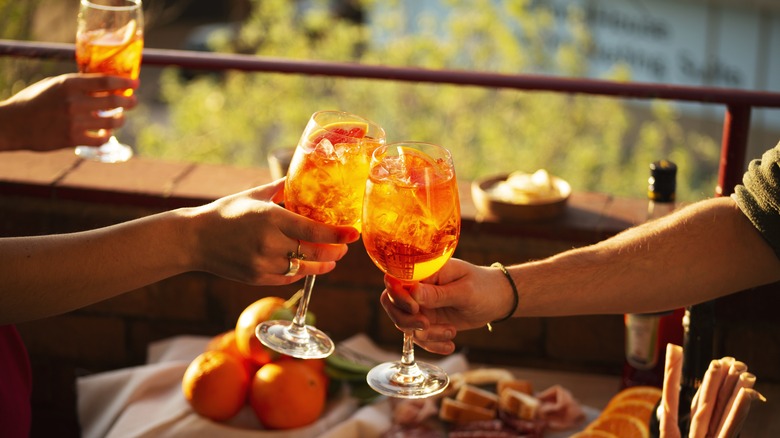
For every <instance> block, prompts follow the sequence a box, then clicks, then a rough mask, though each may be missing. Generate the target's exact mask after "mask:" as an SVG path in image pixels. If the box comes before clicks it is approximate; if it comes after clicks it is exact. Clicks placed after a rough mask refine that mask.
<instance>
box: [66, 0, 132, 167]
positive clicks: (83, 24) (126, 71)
mask: <svg viewBox="0 0 780 438" xmlns="http://www.w3.org/2000/svg"><path fill="white" fill-rule="evenodd" d="M143 28H144V18H143V11H142V9H141V0H81V6H80V8H79V15H78V29H77V31H76V63H77V64H78V67H79V71H80V72H81V73H104V74H108V75H115V76H123V77H127V78H131V79H138V74H139V72H140V70H141V52H142V51H143V47H144V31H143ZM132 93H133V90H126V91H125V95H126V96H130V95H132ZM122 111H123V109H122V108H114V109H111V110H107V111H99V112H98V115H100V116H101V117H116V116H117V115H119V114H121V113H122ZM76 155H78V156H80V157H82V158H86V159H90V160H94V161H100V162H103V163H117V162H121V161H127V160H129V159H130V157H132V156H133V149H132V148H130V146H128V145H126V144H122V143H120V142H119V141H118V140H117V139H116V137H114V136H113V135H111V137H110V138H109V139H108V141H107V142H106V143H104V144H103V145H101V146H98V147H94V146H77V147H76Z"/></svg>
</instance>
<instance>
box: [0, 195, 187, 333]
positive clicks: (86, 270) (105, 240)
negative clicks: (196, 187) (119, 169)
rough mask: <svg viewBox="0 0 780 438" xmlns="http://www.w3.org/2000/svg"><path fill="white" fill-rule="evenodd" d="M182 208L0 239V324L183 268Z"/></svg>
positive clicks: (62, 307)
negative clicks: (88, 226)
mask: <svg viewBox="0 0 780 438" xmlns="http://www.w3.org/2000/svg"><path fill="white" fill-rule="evenodd" d="M183 219H184V218H183V211H182V210H179V211H170V212H165V213H161V214H158V215H153V216H149V217H145V218H141V219H138V220H135V221H130V222H126V223H123V224H119V225H115V226H111V227H106V228H101V229H97V230H90V231H85V232H80V233H72V234H62V235H51V236H38V237H19V238H4V239H0V284H2V286H1V287H0V324H5V323H13V322H20V321H26V320H32V319H37V318H42V317H47V316H51V315H55V314H60V313H63V312H67V311H70V310H73V309H76V308H79V307H82V306H86V305H89V304H92V303H95V302H98V301H101V300H104V299H106V298H110V297H113V296H116V295H119V294H121V293H124V292H127V291H130V290H134V289H137V288H139V287H142V286H145V285H147V284H150V283H153V282H155V281H158V280H160V279H163V278H166V277H169V276H171V275H175V274H178V273H181V272H184V271H185V270H188V269H189V266H188V263H189V258H188V257H189V256H188V246H189V239H190V237H188V235H187V232H186V228H187V225H186V223H187V222H186V221H185V220H183Z"/></svg>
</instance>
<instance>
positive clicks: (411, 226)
mask: <svg viewBox="0 0 780 438" xmlns="http://www.w3.org/2000/svg"><path fill="white" fill-rule="evenodd" d="M459 236H460V202H459V199H458V186H457V182H456V180H455V169H454V167H453V163H452V156H451V154H450V152H449V151H448V150H447V149H444V148H443V147H441V146H437V145H434V144H430V143H420V142H404V143H391V144H388V145H385V146H381V147H379V148H377V149H376V150H375V151H374V155H373V157H372V159H371V168H370V170H369V177H368V180H367V182H366V193H365V199H364V200H363V243H364V245H365V247H366V251H367V252H368V255H369V256H370V257H371V260H373V261H374V263H375V264H376V265H377V266H378V267H379V269H381V270H382V271H383V272H385V273H386V274H387V275H390V276H392V277H395V278H397V279H398V280H400V281H401V282H402V283H404V286H405V287H412V286H413V285H414V284H415V283H417V282H419V281H420V280H422V279H424V278H427V277H430V276H431V275H433V274H435V273H436V272H437V271H438V270H439V269H441V267H442V266H443V265H444V264H445V263H446V262H447V260H449V258H450V257H451V256H452V253H453V252H454V251H455V246H456V245H457V243H458V238H459ZM366 380H367V381H368V384H369V385H370V386H371V387H372V388H374V390H376V391H377V392H379V393H380V394H384V395H388V396H391V397H401V398H423V397H428V396H431V395H434V394H437V393H439V392H441V391H443V390H444V388H446V387H447V384H448V383H449V377H447V373H445V372H444V370H442V369H441V368H439V367H437V366H434V365H431V364H428V363H425V362H416V361H415V359H414V342H413V335H412V332H404V345H403V356H402V357H401V360H400V361H398V362H388V363H383V364H379V365H377V366H376V367H374V368H373V369H372V370H371V371H370V372H369V373H368V376H367V377H366Z"/></svg>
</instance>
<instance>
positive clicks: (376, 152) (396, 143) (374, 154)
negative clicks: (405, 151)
mask: <svg viewBox="0 0 780 438" xmlns="http://www.w3.org/2000/svg"><path fill="white" fill-rule="evenodd" d="M404 145H412V146H415V145H417V146H426V147H427V146H433V148H434V149H439V150H441V151H443V152H444V156H443V157H440V158H445V159H446V160H448V161H449V162H450V164H453V165H454V161H453V159H452V151H450V150H449V149H447V148H445V147H444V146H442V145H440V144H436V143H431V142H427V141H413V140H408V141H394V142H392V143H385V144H383V145H381V146H379V147H377V148H376V149H374V152H372V153H371V159H374V158H375V157H378V156H379V155H380V154H384V151H386V150H388V149H389V148H390V147H393V146H394V147H398V146H404ZM380 151H381V152H380ZM423 152H425V151H423ZM426 155H430V154H428V153H426Z"/></svg>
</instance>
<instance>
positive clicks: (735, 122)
mask: <svg viewBox="0 0 780 438" xmlns="http://www.w3.org/2000/svg"><path fill="white" fill-rule="evenodd" d="M750 112H751V109H750V107H749V106H747V105H728V106H727V107H726V114H725V115H724V118H723V138H722V140H721V148H720V167H719V169H718V186H717V187H716V188H715V196H728V195H730V194H732V193H734V189H735V188H736V186H737V184H739V183H741V182H742V175H743V173H744V166H745V155H746V150H747V140H748V135H749V131H750Z"/></svg>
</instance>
